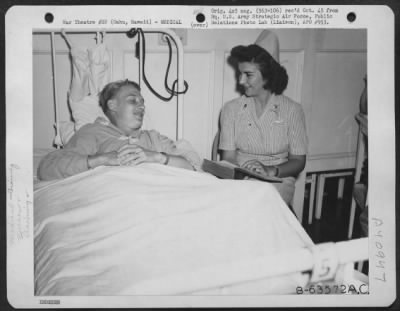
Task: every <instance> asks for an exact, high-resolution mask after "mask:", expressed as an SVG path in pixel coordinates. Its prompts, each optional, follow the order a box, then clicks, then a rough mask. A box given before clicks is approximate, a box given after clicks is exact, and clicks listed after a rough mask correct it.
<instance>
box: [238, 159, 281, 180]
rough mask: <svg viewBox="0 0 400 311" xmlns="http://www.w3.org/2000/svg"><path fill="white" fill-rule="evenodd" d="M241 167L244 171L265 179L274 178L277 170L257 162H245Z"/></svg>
mask: <svg viewBox="0 0 400 311" xmlns="http://www.w3.org/2000/svg"><path fill="white" fill-rule="evenodd" d="M242 167H243V168H244V169H246V170H249V171H251V172H254V173H257V174H260V175H263V176H267V177H274V176H276V174H277V169H276V167H275V166H267V165H264V164H262V163H261V162H260V161H258V160H249V161H247V162H245V163H244V164H243V165H242Z"/></svg>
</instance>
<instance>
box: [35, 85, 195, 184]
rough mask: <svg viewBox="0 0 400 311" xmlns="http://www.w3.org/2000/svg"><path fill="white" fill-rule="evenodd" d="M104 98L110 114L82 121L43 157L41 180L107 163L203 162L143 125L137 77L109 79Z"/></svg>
mask: <svg viewBox="0 0 400 311" xmlns="http://www.w3.org/2000/svg"><path fill="white" fill-rule="evenodd" d="M99 101H100V105H101V108H102V109H103V111H104V114H105V116H106V117H107V118H102V117H99V118H98V119H97V120H96V121H95V122H94V123H93V124H87V125H85V126H83V127H82V128H81V129H79V130H78V131H77V132H76V134H75V135H74V136H73V137H72V138H71V139H70V141H69V142H68V143H67V144H66V145H65V147H64V148H63V149H61V150H56V151H54V152H51V153H49V154H48V155H47V156H46V157H44V158H43V159H42V161H41V162H40V164H39V168H38V172H37V173H38V178H39V179H40V180H53V179H60V178H65V177H68V176H72V175H75V174H78V173H81V172H84V171H87V170H89V169H92V168H95V167H97V166H102V165H106V166H119V165H126V166H131V165H139V164H141V163H144V162H152V163H160V164H165V165H171V166H175V167H180V168H185V169H190V170H195V169H197V168H199V167H200V158H199V157H198V156H197V155H196V154H195V153H193V152H190V151H187V150H181V149H179V148H177V147H176V144H175V143H174V141H172V140H171V139H169V138H168V137H166V136H163V135H161V134H160V133H158V132H157V131H154V130H151V131H147V130H142V129H141V127H142V124H143V116H144V112H145V106H144V100H143V97H142V96H141V94H140V87H139V85H138V84H136V83H135V82H132V81H129V80H123V81H122V80H121V81H116V82H112V83H109V84H107V85H106V86H105V87H104V89H103V90H102V91H101V93H100V96H99Z"/></svg>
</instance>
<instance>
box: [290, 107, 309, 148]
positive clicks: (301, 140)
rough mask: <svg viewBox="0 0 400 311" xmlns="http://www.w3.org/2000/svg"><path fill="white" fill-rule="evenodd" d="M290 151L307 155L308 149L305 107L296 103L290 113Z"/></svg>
mask: <svg viewBox="0 0 400 311" xmlns="http://www.w3.org/2000/svg"><path fill="white" fill-rule="evenodd" d="M288 121H289V122H288V123H289V128H288V131H289V133H288V135H289V153H290V154H293V155H306V154H307V149H308V138H307V131H306V121H305V116H304V112H303V108H302V107H301V105H300V104H297V103H296V104H295V105H294V106H293V109H291V112H290V115H289V120H288Z"/></svg>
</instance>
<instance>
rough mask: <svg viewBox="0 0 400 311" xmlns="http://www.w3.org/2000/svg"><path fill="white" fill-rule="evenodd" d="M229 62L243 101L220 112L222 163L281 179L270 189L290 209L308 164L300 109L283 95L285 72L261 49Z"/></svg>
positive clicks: (235, 53) (245, 50)
mask: <svg viewBox="0 0 400 311" xmlns="http://www.w3.org/2000/svg"><path fill="white" fill-rule="evenodd" d="M229 60H230V62H231V63H232V64H233V65H234V66H235V68H236V69H237V72H238V74H239V77H238V83H239V85H240V86H241V87H243V91H244V95H242V96H241V97H239V98H237V99H234V100H232V101H230V102H228V103H226V104H225V105H224V107H223V108H222V112H221V132H220V143H219V149H220V150H221V151H222V152H221V158H222V160H226V161H229V162H232V163H234V164H237V165H239V166H241V167H244V168H247V169H249V170H253V171H255V172H258V173H260V174H264V175H266V176H278V177H282V178H283V183H274V185H275V186H276V187H277V189H278V191H279V192H280V194H281V196H282V198H283V199H284V200H285V202H286V203H288V204H289V203H290V202H291V200H292V198H293V194H294V182H295V177H296V176H297V175H298V174H299V173H300V172H301V171H302V170H303V169H304V166H305V163H306V153H307V135H306V128H305V117H304V113H303V110H302V107H301V106H300V104H298V103H296V102H294V101H293V100H291V99H289V98H288V97H286V96H284V95H281V94H282V92H283V91H284V90H285V89H286V87H287V84H288V76H287V73H286V70H285V69H284V68H283V67H282V66H281V65H280V64H279V63H278V62H277V61H276V60H275V59H274V58H273V57H272V56H271V55H270V53H268V52H267V51H266V50H265V49H263V48H262V47H260V46H258V45H255V44H253V45H249V46H237V47H234V48H233V49H232V50H231V55H230V59H229Z"/></svg>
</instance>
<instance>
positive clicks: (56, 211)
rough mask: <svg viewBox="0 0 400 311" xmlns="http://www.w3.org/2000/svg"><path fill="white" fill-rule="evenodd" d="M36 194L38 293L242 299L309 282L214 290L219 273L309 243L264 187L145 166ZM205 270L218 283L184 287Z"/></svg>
mask: <svg viewBox="0 0 400 311" xmlns="http://www.w3.org/2000/svg"><path fill="white" fill-rule="evenodd" d="M36 189H37V190H36V191H35V197H34V222H35V228H34V234H35V293H36V295H79V296H81V295H119V294H123V295H166V294H182V293H184V294H185V293H186V294H188V293H191V294H233V293H234V294H248V295H249V294H267V293H287V292H294V291H295V288H296V286H303V285H304V282H306V279H305V277H304V276H302V275H301V273H295V274H290V275H286V276H282V277H279V278H276V279H267V280H261V279H254V277H252V278H251V279H246V277H243V276H242V275H240V271H236V272H235V271H232V275H230V276H229V278H228V279H229V280H228V279H227V280H226V284H225V283H224V281H222V283H223V284H221V280H220V279H221V278H220V276H219V275H218V272H219V271H218V266H219V267H221V265H228V266H229V265H231V264H232V263H236V262H239V263H240V262H250V261H251V260H253V259H257V258H260V257H261V256H264V257H266V258H267V257H268V256H269V255H276V254H277V253H280V252H282V253H284V252H287V251H288V250H293V249H296V248H301V247H310V246H312V245H313V243H312V241H311V239H310V238H309V237H308V235H307V234H306V233H305V231H304V230H303V228H302V227H301V225H300V224H299V223H298V221H297V219H296V218H295V216H294V215H293V214H292V213H291V212H290V210H289V209H288V207H287V206H286V205H285V203H284V202H283V200H282V199H281V198H280V196H279V193H278V192H277V191H276V190H275V188H274V187H273V186H272V185H270V184H268V183H263V182H257V181H246V180H243V181H236V180H220V179H217V178H215V177H213V176H211V175H209V174H206V173H198V172H192V171H187V170H183V169H178V168H173V167H169V166H162V165H158V164H143V165H140V166H137V167H100V168H97V169H95V170H91V171H88V172H85V173H82V174H79V175H76V176H73V177H70V178H67V179H64V180H61V181H55V182H51V183H39V184H37V187H36ZM293 260H295V258H294V259H293ZM266 264H268V262H266ZM214 267H215V269H214ZM202 270H207V271H211V272H212V274H214V273H215V279H219V281H218V282H217V283H215V284H214V283H213V279H212V277H211V278H210V274H205V275H204V276H202V277H200V278H197V279H195V280H193V279H191V275H193V272H196V271H202ZM225 272H226V271H225ZM236 273H237V274H238V278H237V281H236V282H234V284H233V283H232V278H233V279H234V278H235V274H236ZM177 279H181V280H185V282H184V286H183V287H182V285H179V284H174V280H177Z"/></svg>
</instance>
